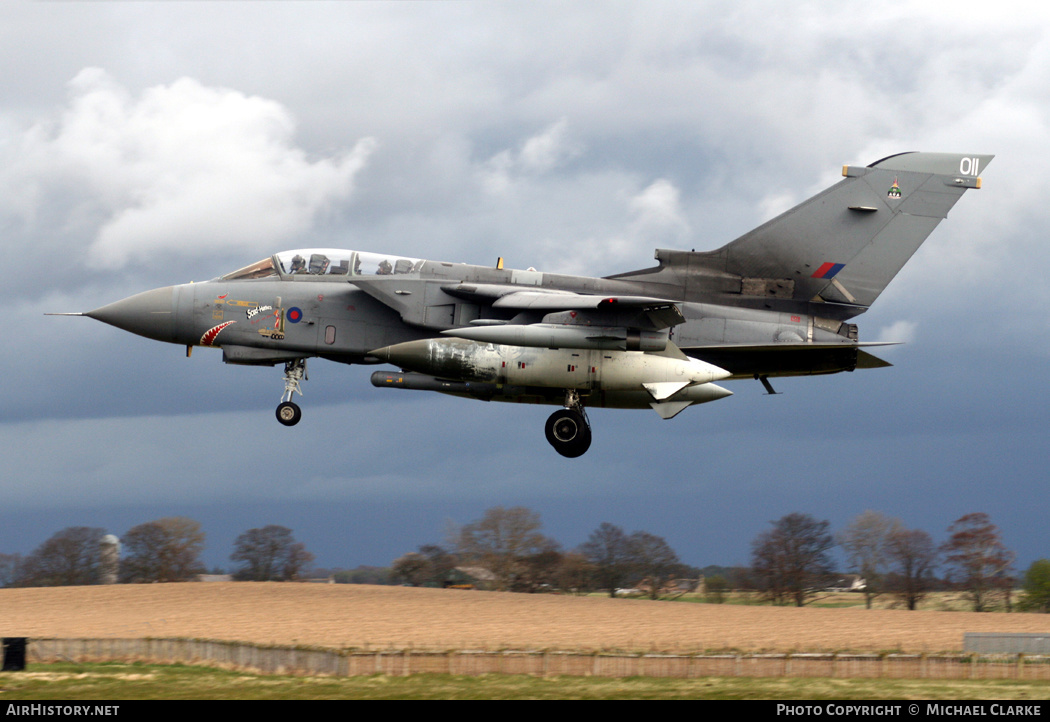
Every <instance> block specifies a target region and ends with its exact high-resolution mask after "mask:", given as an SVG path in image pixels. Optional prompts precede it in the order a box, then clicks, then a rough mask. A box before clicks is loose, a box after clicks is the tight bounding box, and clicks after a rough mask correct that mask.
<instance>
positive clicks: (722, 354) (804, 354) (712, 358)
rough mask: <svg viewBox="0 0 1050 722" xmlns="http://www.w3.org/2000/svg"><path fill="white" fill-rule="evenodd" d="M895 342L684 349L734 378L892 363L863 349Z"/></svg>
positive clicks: (816, 371) (796, 373)
mask: <svg viewBox="0 0 1050 722" xmlns="http://www.w3.org/2000/svg"><path fill="white" fill-rule="evenodd" d="M893 345H895V344H893V343H879V342H874V343H849V344H845V343H825V344H817V343H794V344H789V343H775V344H761V345H746V344H738V345H719V346H690V347H686V348H683V349H682V350H683V351H685V352H686V353H687V354H688V355H689V356H692V357H693V358H697V359H700V360H701V361H706V362H707V363H709V364H714V365H715V366H719V367H721V368H723V369H725V370H726V371H729V372H730V373H731V374H732V377H733V378H737V379H742V378H752V377H754V376H769V377H771V378H772V377H776V376H810V375H814V374H829V373H836V372H838V371H853V370H854V369H857V368H881V367H885V366H890V365H891V364H888V363H886V362H885V361H883V360H882V359H879V358H877V357H875V356H872V355H871V354H870V353H866V352H865V351H864V350H863V349H864V348H869V347H872V346H893Z"/></svg>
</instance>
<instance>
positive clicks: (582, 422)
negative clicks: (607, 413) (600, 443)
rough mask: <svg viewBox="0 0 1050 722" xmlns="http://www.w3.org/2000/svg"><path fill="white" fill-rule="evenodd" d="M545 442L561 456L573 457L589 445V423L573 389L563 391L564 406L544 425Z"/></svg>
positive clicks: (582, 452)
mask: <svg viewBox="0 0 1050 722" xmlns="http://www.w3.org/2000/svg"><path fill="white" fill-rule="evenodd" d="M544 432H545V433H546V435H547V442H548V443H549V444H550V445H551V446H553V447H554V450H555V451H557V452H558V453H559V454H561V455H562V456H566V457H568V458H570V459H575V458H576V457H577V456H583V454H584V453H585V452H586V451H587V449H589V448H590V446H591V425H590V423H589V422H588V421H587V413H586V412H585V411H584V410H583V403H582V402H581V401H580V394H579V393H578V392H577V391H576V390H575V389H569V390H568V391H566V392H565V408H563V409H558V410H557V411H555V412H554V413H553V414H551V415H550V418H549V419H547V424H546V426H545V427H544Z"/></svg>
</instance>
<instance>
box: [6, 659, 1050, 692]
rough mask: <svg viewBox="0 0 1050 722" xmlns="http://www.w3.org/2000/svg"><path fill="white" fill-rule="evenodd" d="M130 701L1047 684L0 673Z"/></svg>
mask: <svg viewBox="0 0 1050 722" xmlns="http://www.w3.org/2000/svg"><path fill="white" fill-rule="evenodd" d="M71 699H76V700H106V701H109V700H140V699H164V700H175V699H201V700H215V699H231V700H232V699H252V700H257V699H263V700H266V699H355V700H362V699H450V700H451V699H766V700H798V699H805V700H865V699H883V700H890V699H892V700H991V699H1000V700H1047V699H1050V682H1015V681H1006V680H974V681H969V680H966V681H960V680H878V679H798V678H780V679H761V678H759V679H730V678H720V677H708V678H702V679H653V678H643V677H628V678H622V679H605V678H596V677H553V678H541V677H529V676H524V675H518V676H512V675H507V676H501V675H484V676H480V677H462V676H452V675H437V674H425V675H414V676H411V677H390V676H386V675H375V676H369V677H345V678H332V677H284V676H262V675H255V674H246V673H243V672H231V671H224V670H217V669H212V668H208V667H197V666H184V665H170V666H165V665H149V664H118V663H108V664H69V663H62V664H48V665H32V666H31V667H30V669H29V670H27V671H26V672H17V673H3V674H0V701H14V700H71Z"/></svg>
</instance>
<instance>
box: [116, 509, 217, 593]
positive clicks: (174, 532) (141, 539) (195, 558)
mask: <svg viewBox="0 0 1050 722" xmlns="http://www.w3.org/2000/svg"><path fill="white" fill-rule="evenodd" d="M121 541H122V542H123V546H124V552H125V556H124V559H123V560H122V561H121V564H120V568H121V578H122V580H123V581H125V582H133V583H142V582H181V581H185V580H187V579H192V578H193V577H195V576H196V575H198V574H203V573H204V572H205V568H204V564H203V563H201V561H200V555H201V552H202V551H203V550H204V532H202V531H201V525H200V524H199V523H198V522H196V521H194V520H193V519H187V518H186V517H182V516H169V517H165V518H163V519H157V520H155V521H150V522H146V523H145V524H139V525H138V526H136V527H133V528H131V529H130V530H128V533H127V534H125V535H124V538H123V539H122V540H121Z"/></svg>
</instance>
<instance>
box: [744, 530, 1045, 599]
mask: <svg viewBox="0 0 1050 722" xmlns="http://www.w3.org/2000/svg"><path fill="white" fill-rule="evenodd" d="M948 534H949V537H948V539H947V540H946V541H945V542H944V543H942V544H940V545H937V544H935V543H934V541H933V538H932V537H931V536H930V535H929V534H928V533H927V532H925V531H923V530H922V529H908V528H907V527H905V525H904V524H903V523H902V522H901V521H900V520H899V519H894V518H891V517H887V516H886V515H884V514H882V513H880V512H877V511H865V512H864V513H863V514H860V515H859V516H857V517H856V518H855V519H853V521H852V522H851V523H850V524H849V525H848V526H847V527H846V528H845V529H843V530H842V531H841V532H840V533H839V534H838V535H834V536H833V535H832V534H831V532H830V529H829V524H828V522H827V521H818V520H816V519H814V518H813V517H812V516H810V515H808V514H801V513H793V514H788V515H786V516H784V517H781V518H780V519H779V520H777V521H775V522H772V528H771V529H769V530H767V531H765V532H762V533H761V534H759V535H758V536H757V537H756V538H755V539H754V541H753V542H752V548H751V570H750V571H751V573H752V575H753V578H754V582H755V585H756V587H757V588H758V589H759V590H760V591H761V592H762V593H763V594H764V595H765V596H766V598H768V599H769V600H770V601H772V602H773V603H776V604H784V603H793V604H795V605H797V606H802V605H803V604H805V603H806V602H807V600H809V599H811V598H813V597H814V596H816V595H817V594H819V593H821V592H822V591H823V590H824V589H825V588H826V586H827V582H826V580H827V579H828V578H830V577H832V576H833V575H834V570H833V566H832V561H831V557H830V555H829V552H830V550H831V549H832V548H833V547H834V546H836V545H839V546H841V547H842V549H843V551H844V553H845V556H846V562H847V566H848V569H849V571H851V572H854V573H855V574H856V575H857V577H858V587H859V589H860V590H861V591H862V592H863V594H864V596H865V601H866V605H867V607H868V608H871V605H872V600H874V599H875V598H876V597H878V596H880V595H882V594H892V595H894V596H895V597H896V598H897V599H899V600H900V602H901V603H903V605H904V606H906V607H907V608H908V609H912V610H914V609H916V608H918V605H919V603H920V602H921V601H922V600H923V599H925V598H926V597H927V596H928V595H929V594H930V593H931V592H933V591H937V590H954V591H957V592H961V593H962V594H963V595H964V597H965V598H966V599H967V601H968V602H969V603H970V604H971V606H972V608H973V610H974V611H975V612H984V611H990V610H992V609H995V608H1004V609H1005V610H1006V611H1012V610H1013V609H1014V608H1015V606H1016V607H1017V608H1019V609H1022V610H1036V611H1043V612H1047V611H1050V560H1046V559H1041V560H1039V561H1036V562H1034V563H1033V564H1032V565H1031V566H1030V567H1029V569H1028V571H1027V572H1026V573H1025V575H1024V578H1023V579H1018V578H1017V577H1016V576H1015V570H1014V566H1013V565H1014V560H1015V555H1014V553H1013V552H1012V551H1010V550H1009V549H1008V548H1007V547H1006V545H1005V544H1004V543H1003V539H1002V534H1001V532H1000V531H999V528H998V527H997V526H996V525H995V524H993V523H992V521H991V519H990V518H989V516H988V515H987V514H984V513H981V512H978V513H973V514H966V515H964V516H962V517H960V518H959V519H956V520H955V521H954V522H953V523H952V524H951V525H950V526H949V527H948ZM938 569H940V570H942V571H943V576H942V577H940V578H938V577H937V575H936V572H937V571H938ZM1019 583H1020V585H1021V587H1022V589H1023V590H1024V594H1023V595H1022V596H1021V598H1020V599H1018V600H1015V599H1014V597H1015V590H1016V588H1017V587H1018V585H1019ZM1015 602H1016V603H1015Z"/></svg>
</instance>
